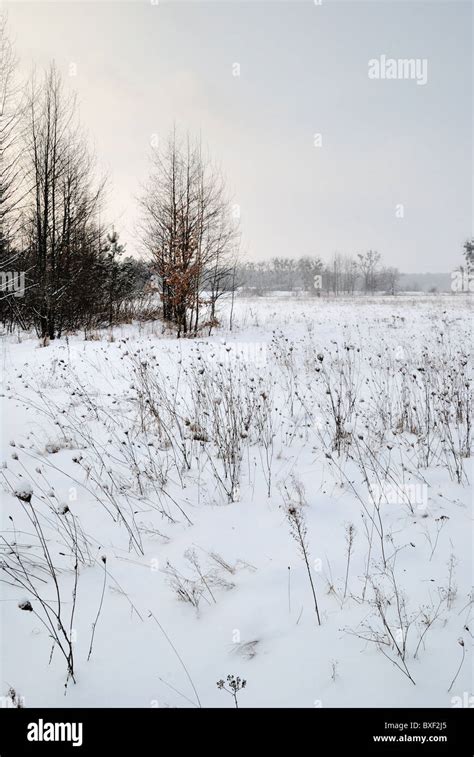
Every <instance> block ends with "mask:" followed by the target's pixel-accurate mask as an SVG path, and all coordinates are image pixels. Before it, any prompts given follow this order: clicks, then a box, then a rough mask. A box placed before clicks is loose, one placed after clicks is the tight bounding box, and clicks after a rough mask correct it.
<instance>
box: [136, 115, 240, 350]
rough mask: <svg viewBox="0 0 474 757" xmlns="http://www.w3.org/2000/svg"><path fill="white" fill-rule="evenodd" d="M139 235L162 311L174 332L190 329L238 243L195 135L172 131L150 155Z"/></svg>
mask: <svg viewBox="0 0 474 757" xmlns="http://www.w3.org/2000/svg"><path fill="white" fill-rule="evenodd" d="M140 206H141V211H142V222H141V232H142V241H143V243H144V246H145V248H146V250H147V251H148V253H150V254H151V256H152V258H153V261H154V265H155V269H156V274H157V275H158V277H159V279H160V281H161V299H162V303H163V317H164V319H165V320H167V321H169V322H171V323H173V324H174V326H175V327H176V330H177V335H178V337H179V336H181V335H186V334H189V333H192V334H196V333H197V332H198V329H199V327H200V324H201V321H200V319H201V311H202V308H203V306H208V305H210V308H211V320H214V319H215V306H216V302H217V299H218V297H219V296H220V295H221V294H222V292H223V289H225V288H226V286H224V287H223V284H224V283H225V282H226V281H228V280H229V275H230V274H231V271H232V269H233V266H234V257H235V254H236V252H237V249H238V241H239V237H238V228H237V223H236V221H235V219H233V218H232V213H231V208H230V203H229V200H228V198H227V196H226V192H225V185H224V181H223V178H222V175H221V173H220V172H219V171H218V170H217V169H216V167H215V166H214V165H213V164H212V163H211V162H210V160H209V159H207V158H205V157H204V156H203V153H202V147H201V143H200V141H199V140H194V141H191V140H190V138H189V136H188V137H187V138H186V139H181V138H180V137H179V136H178V135H177V133H176V130H174V131H173V133H172V134H171V136H170V138H169V139H168V142H167V144H166V146H165V148H164V150H162V151H161V150H155V152H154V153H153V155H152V172H151V175H150V179H149V181H148V183H147V185H146V186H145V188H144V191H143V195H142V197H141V199H140Z"/></svg>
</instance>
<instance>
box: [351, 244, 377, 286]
mask: <svg viewBox="0 0 474 757" xmlns="http://www.w3.org/2000/svg"><path fill="white" fill-rule="evenodd" d="M357 257H358V258H359V261H358V266H359V271H360V273H361V275H362V281H363V286H364V292H365V293H366V294H367V293H368V292H372V293H373V292H374V291H375V289H376V286H377V268H378V265H379V262H380V253H378V252H375V251H374V250H369V251H368V252H366V253H359V254H358V255H357Z"/></svg>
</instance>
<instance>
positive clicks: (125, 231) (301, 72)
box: [3, 0, 472, 272]
mask: <svg viewBox="0 0 474 757" xmlns="http://www.w3.org/2000/svg"><path fill="white" fill-rule="evenodd" d="M155 2H156V0H155ZM3 5H5V6H6V7H7V9H8V14H9V21H10V31H11V36H12V37H13V39H14V42H15V45H16V50H17V54H18V56H19V57H20V59H21V63H22V70H24V71H25V72H26V71H29V70H30V69H31V67H32V65H33V64H35V65H36V66H38V67H42V66H45V65H47V64H48V62H49V61H50V60H51V59H53V58H54V59H55V60H56V63H57V65H58V67H59V68H60V70H61V71H62V72H63V73H64V78H65V80H66V84H67V86H68V87H71V88H74V89H75V90H76V91H77V92H78V94H79V102H80V107H81V120H82V122H83V124H84V126H85V127H86V128H87V131H88V134H89V136H90V139H91V141H92V143H93V144H94V146H95V149H96V152H97V154H98V158H99V162H100V165H101V166H102V168H103V169H104V170H106V171H107V172H108V173H109V174H110V178H111V186H110V191H109V199H108V217H109V218H110V220H111V221H113V222H114V223H115V225H116V227H117V229H118V230H119V231H120V232H121V236H122V240H125V241H126V242H127V250H128V252H130V253H132V252H134V251H135V250H136V248H137V245H136V243H135V241H134V233H133V231H134V226H135V223H136V217H137V215H136V214H137V211H136V202H135V199H134V198H135V197H136V195H137V193H138V192H139V189H140V184H141V182H143V181H144V180H145V178H146V174H147V158H148V154H149V151H150V143H151V140H152V139H153V138H154V137H153V135H158V137H159V138H165V137H166V135H167V132H168V131H169V129H170V128H171V126H172V124H173V121H175V122H176V123H177V125H178V126H182V127H183V128H185V129H189V130H190V131H191V132H201V134H202V138H203V141H204V143H205V144H206V145H207V146H208V147H209V150H210V152H211V153H212V154H213V155H214V156H215V158H216V159H217V160H218V162H219V163H220V165H221V167H222V169H223V171H224V172H225V174H226V176H227V180H228V186H229V188H230V190H231V192H232V194H233V197H234V201H235V203H236V204H238V205H239V206H240V208H241V227H242V233H243V243H244V248H245V250H246V251H247V255H248V256H249V257H251V258H254V259H264V258H268V257H271V256H273V255H285V256H290V257H298V256H301V255H308V254H309V255H320V256H322V257H326V258H327V257H329V256H330V255H331V254H332V253H333V252H334V251H340V252H342V253H355V252H359V251H363V250H366V249H369V248H371V249H376V250H378V251H379V252H380V253H382V255H383V258H384V262H385V263H386V264H387V265H398V267H399V268H400V269H401V270H404V271H408V272H422V271H433V272H438V271H447V270H451V269H452V268H453V267H454V266H455V265H456V264H457V263H458V262H459V255H460V252H461V247H462V243H463V241H464V239H465V238H466V237H467V236H468V235H469V234H470V233H471V229H472V109H471V105H472V81H471V80H472V8H471V4H470V3H469V2H465V3H461V2H456V1H455V0H454V1H450V2H438V1H437V0H431V2H426V3H425V2H411V1H409V0H397V1H396V2H381V1H380V0H378V1H377V2H359V1H358V0H352V1H351V2H338V1H335V0H322V5H321V6H318V5H317V4H315V3H314V2H313V0H305V1H304V2H298V1H292V2H289V1H288V2H286V1H285V0H280V1H278V2H273V1H272V0H266V1H264V2H256V1H255V0H245V1H240V2H225V1H224V2H222V0H221V1H219V2H201V0H194V2H181V1H180V0H176V1H172V2H171V1H170V0H168V2H167V1H166V0H159V2H158V3H157V4H153V0H135V2H118V1H116V0H104V1H102V2H98V1H95V0H89V1H88V2H72V1H70V2H68V0H62V1H61V2H52V3H46V2H42V0H36V1H35V2H23V0H14V1H13V2H4V3H3ZM382 55H385V56H387V58H396V59H403V58H416V59H420V61H422V60H423V59H426V61H427V82H426V84H424V85H423V84H418V83H417V81H416V80H414V79H395V80H387V79H371V78H369V75H368V70H369V61H370V60H371V59H380V56H382ZM236 63H237V64H239V65H240V76H235V75H234V74H235V73H236V72H237V67H236V66H235V65H234V64H236ZM420 65H421V63H420ZM420 71H421V69H420ZM316 134H320V135H321V137H320V138H317V137H316V138H315V135H316ZM155 139H156V137H155ZM319 143H321V144H319ZM397 206H398V207H397ZM400 206H403V207H400ZM402 216H403V217H402Z"/></svg>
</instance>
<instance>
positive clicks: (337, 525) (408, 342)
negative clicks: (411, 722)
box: [0, 296, 474, 707]
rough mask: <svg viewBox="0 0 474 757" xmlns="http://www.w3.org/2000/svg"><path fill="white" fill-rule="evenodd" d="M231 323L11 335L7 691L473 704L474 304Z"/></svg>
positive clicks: (91, 698) (5, 473)
mask: <svg viewBox="0 0 474 757" xmlns="http://www.w3.org/2000/svg"><path fill="white" fill-rule="evenodd" d="M228 315H229V313H228V310H227V312H226V314H225V317H224V319H223V323H224V324H225V323H227V322H228ZM233 322H234V327H233V330H232V332H229V331H228V329H227V328H226V326H225V325H223V327H222V328H221V329H220V330H219V331H217V332H215V333H213V335H212V337H211V338H206V337H202V338H200V339H197V340H183V339H181V340H179V341H178V340H176V339H174V338H173V337H171V336H169V335H165V334H163V330H162V326H161V324H160V323H158V322H155V323H148V324H142V325H140V326H138V325H137V326H124V327H122V328H116V329H115V330H114V332H113V335H111V334H109V333H108V332H104V333H103V334H101V335H98V338H97V339H95V340H90V341H84V339H83V337H82V336H81V335H80V334H78V335H76V336H71V337H69V338H68V339H62V340H61V341H58V342H57V343H52V344H51V345H50V346H48V347H46V348H41V347H39V346H38V340H37V339H35V338H32V337H31V338H28V337H24V338H23V339H22V341H21V342H20V343H18V342H17V339H16V338H13V337H11V336H4V337H3V341H2V389H1V398H0V408H1V410H0V412H1V429H2V449H1V460H2V461H3V467H2V469H1V479H2V510H1V524H0V526H1V534H2V538H1V543H0V560H1V569H2V570H1V571H0V572H1V576H0V577H1V578H2V579H3V583H2V584H0V600H1V601H0V612H1V615H0V630H1V639H0V642H1V655H2V657H1V667H0V686H1V689H2V690H1V691H0V694H1V695H2V696H3V697H4V699H3V703H4V704H7V705H8V704H9V703H10V699H9V697H8V691H9V689H10V688H13V689H14V690H15V692H16V694H17V696H18V697H22V698H23V700H22V701H23V702H24V705H25V706H26V707H36V706H54V707H73V706H74V707H81V706H85V707H104V706H116V707H125V706H129V707H188V706H199V705H201V706H203V707H209V706H211V707H233V706H235V705H234V698H233V696H232V695H231V694H230V693H229V692H226V691H225V690H222V689H220V688H219V687H218V686H217V685H216V682H217V681H219V680H220V679H224V680H225V679H226V677H227V675H229V674H231V675H235V676H240V678H242V679H245V680H246V681H247V684H246V686H245V688H244V689H243V690H240V691H239V692H238V694H237V698H238V704H239V706H241V707H263V706H269V707H282V706H295V707H296V706H297V707H315V706H316V707H319V706H322V707H349V706H363V707H380V706H394V707H395V706H401V707H417V706H440V707H449V706H456V705H458V704H460V703H461V700H462V701H463V702H464V703H465V702H466V701H467V700H466V696H469V695H471V694H472V691H473V687H472V665H471V657H472V641H473V636H474V621H473V614H474V612H473V600H474V595H473V593H472V498H471V488H470V482H471V466H470V462H471V461H470V454H471V453H470V446H469V436H470V430H471V429H470V425H471V423H472V417H471V412H472V410H471V405H470V384H469V381H470V379H469V375H468V374H469V362H468V361H469V357H468V353H469V349H470V342H471V322H470V311H469V302H468V298H466V297H464V296H462V297H459V298H456V297H451V296H446V297H417V298H403V297H397V298H390V297H385V298H380V299H374V300H370V301H366V300H363V299H362V298H360V299H358V300H356V301H344V302H328V301H323V300H317V299H301V298H293V297H289V296H288V297H285V296H281V297H274V298H268V299H262V300H245V299H239V300H237V301H236V306H235V311H234V316H233ZM301 542H302V543H301ZM305 557H306V560H307V562H306V560H305ZM313 590H314V591H313ZM315 602H316V603H317V608H316V605H315ZM19 603H20V604H21V605H22V607H23V609H21V608H20V607H19ZM316 609H317V610H318V612H319V617H320V621H321V622H320V624H319V622H318V615H317V611H316ZM91 642H92V644H91ZM71 655H72V657H71ZM88 657H89V659H88ZM68 667H69V668H70V673H73V675H74V679H75V683H74V681H73V680H72V678H71V676H69V681H68V685H67V688H66V690H65V683H66V681H67V679H68ZM458 670H459V672H458ZM453 680H454V683H452V682H453ZM226 685H227V684H226ZM466 692H467V694H466ZM457 697H459V698H460V699H457ZM463 697H464V699H463Z"/></svg>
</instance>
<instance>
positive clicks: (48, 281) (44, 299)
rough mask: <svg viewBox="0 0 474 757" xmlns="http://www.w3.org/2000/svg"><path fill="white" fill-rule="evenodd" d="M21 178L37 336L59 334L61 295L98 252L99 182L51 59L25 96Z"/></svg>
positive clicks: (63, 296)
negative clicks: (25, 188)
mask: <svg viewBox="0 0 474 757" xmlns="http://www.w3.org/2000/svg"><path fill="white" fill-rule="evenodd" d="M25 141H26V144H25V180H26V182H27V185H28V187H29V192H28V197H27V207H26V210H25V213H24V215H23V227H24V231H25V234H26V236H27V239H28V242H27V257H28V259H29V261H30V262H31V268H32V271H33V273H32V279H33V281H34V284H35V289H34V293H33V294H32V295H31V296H30V297H29V300H28V302H29V304H30V306H31V307H32V308H33V310H34V313H35V319H34V320H35V324H36V326H37V330H38V333H39V334H40V336H41V337H43V338H46V337H49V338H51V339H53V338H54V337H55V336H60V334H61V331H62V328H63V326H64V318H65V315H66V313H67V310H68V298H69V297H70V296H71V295H72V299H73V300H74V299H75V300H76V301H77V294H78V292H77V291H76V292H73V291H72V290H73V288H74V287H75V286H76V285H77V283H78V281H79V280H80V277H81V275H82V273H83V271H84V266H88V267H89V268H90V267H91V265H92V263H93V260H94V256H95V255H98V254H100V253H101V231H100V226H99V225H98V223H97V215H98V211H99V209H100V201H101V197H102V194H103V188H104V182H98V183H97V184H96V182H95V177H94V160H93V158H92V157H91V155H90V153H89V151H88V148H87V145H86V143H85V140H84V138H83V136H82V134H81V131H80V128H79V126H78V122H77V108H76V101H75V98H74V97H67V96H66V95H65V94H64V91H63V86H62V82H61V78H60V76H59V74H58V72H57V70H56V68H55V66H54V64H53V65H52V66H51V67H50V68H49V70H48V71H47V72H46V73H45V75H44V77H43V80H42V82H41V83H40V84H39V85H38V84H37V82H36V81H35V80H34V79H33V80H32V82H31V89H30V95H29V101H28V115H27V125H26V140H25Z"/></svg>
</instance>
